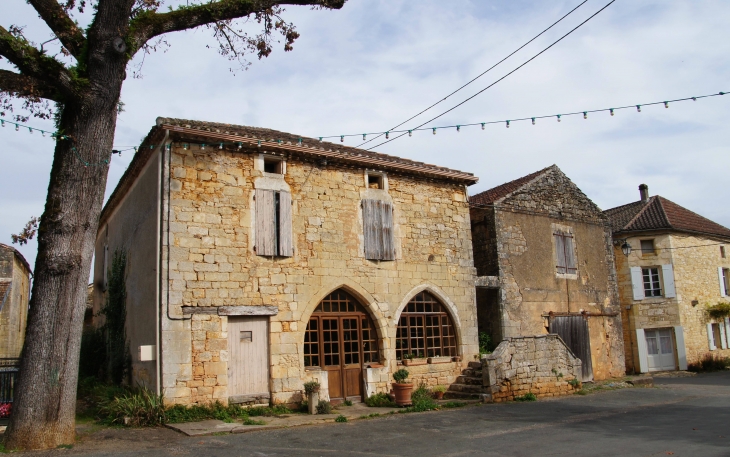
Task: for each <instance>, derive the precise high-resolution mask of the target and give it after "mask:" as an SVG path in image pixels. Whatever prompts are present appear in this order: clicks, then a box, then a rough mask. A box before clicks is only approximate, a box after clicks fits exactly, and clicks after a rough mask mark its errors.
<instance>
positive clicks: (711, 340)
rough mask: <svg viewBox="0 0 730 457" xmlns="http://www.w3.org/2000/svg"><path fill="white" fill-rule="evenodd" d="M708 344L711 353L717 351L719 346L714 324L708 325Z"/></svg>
mask: <svg viewBox="0 0 730 457" xmlns="http://www.w3.org/2000/svg"><path fill="white" fill-rule="evenodd" d="M707 344H708V346H709V347H710V350H711V351H714V350H715V349H717V346H715V335H714V334H713V333H712V324H707Z"/></svg>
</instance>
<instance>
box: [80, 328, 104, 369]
mask: <svg viewBox="0 0 730 457" xmlns="http://www.w3.org/2000/svg"><path fill="white" fill-rule="evenodd" d="M106 346H107V345H106V340H105V338H104V332H103V331H102V330H101V329H95V328H92V329H85V330H84V333H83V334H82V335H81V354H80V356H79V378H81V379H83V378H88V377H92V376H93V377H95V378H97V379H106V373H107V359H106Z"/></svg>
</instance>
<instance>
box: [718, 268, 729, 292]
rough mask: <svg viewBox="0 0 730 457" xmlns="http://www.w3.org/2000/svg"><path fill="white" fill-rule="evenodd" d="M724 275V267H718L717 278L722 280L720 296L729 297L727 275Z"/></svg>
mask: <svg viewBox="0 0 730 457" xmlns="http://www.w3.org/2000/svg"><path fill="white" fill-rule="evenodd" d="M722 273H723V272H722V267H717V277H718V279H719V280H720V296H721V297H727V293H728V291H727V290H725V275H723V274H722Z"/></svg>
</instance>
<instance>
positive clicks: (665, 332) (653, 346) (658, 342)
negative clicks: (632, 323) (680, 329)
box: [644, 328, 677, 371]
mask: <svg viewBox="0 0 730 457" xmlns="http://www.w3.org/2000/svg"><path fill="white" fill-rule="evenodd" d="M644 335H645V336H646V352H647V361H648V364H649V371H668V370H676V369H677V365H676V363H675V361H674V342H673V341H672V330H671V329H668V328H663V329H657V330H644Z"/></svg>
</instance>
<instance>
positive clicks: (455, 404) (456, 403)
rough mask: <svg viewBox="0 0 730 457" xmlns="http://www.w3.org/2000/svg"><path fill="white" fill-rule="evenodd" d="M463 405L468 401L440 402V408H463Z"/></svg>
mask: <svg viewBox="0 0 730 457" xmlns="http://www.w3.org/2000/svg"><path fill="white" fill-rule="evenodd" d="M463 406H466V403H464V402H463V401H447V402H446V403H442V404H440V405H439V408H461V407H463Z"/></svg>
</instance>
